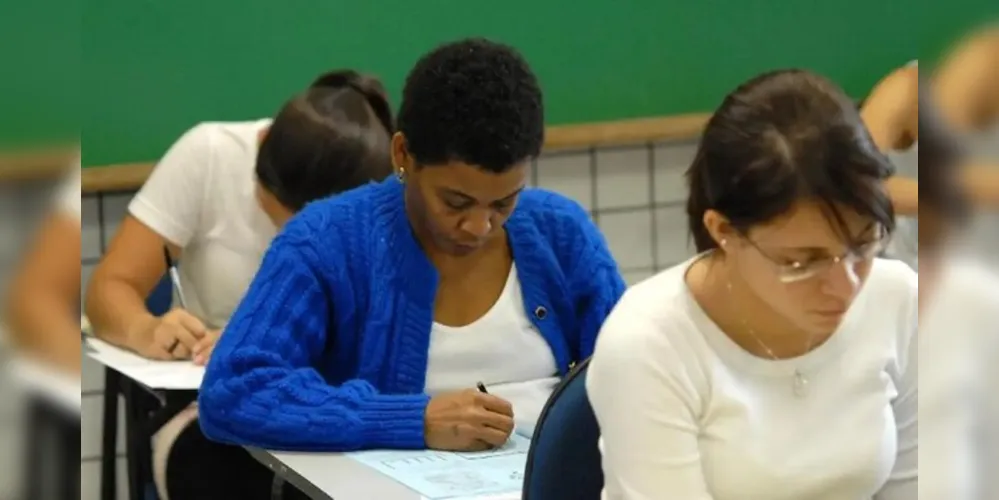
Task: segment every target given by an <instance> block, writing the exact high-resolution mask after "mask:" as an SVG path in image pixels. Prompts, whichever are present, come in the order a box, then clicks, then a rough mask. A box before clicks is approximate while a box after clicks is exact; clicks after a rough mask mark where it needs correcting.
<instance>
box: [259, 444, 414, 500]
mask: <svg viewBox="0 0 999 500" xmlns="http://www.w3.org/2000/svg"><path fill="white" fill-rule="evenodd" d="M247 451H249V452H250V454H251V455H253V457H254V458H256V459H257V460H258V461H259V462H260V463H262V464H264V465H266V466H267V467H268V468H270V469H271V470H273V471H274V472H275V473H277V474H278V475H279V476H281V477H283V478H285V480H286V481H287V482H288V483H290V484H292V485H294V486H295V487H297V488H298V489H300V490H302V491H303V492H304V493H305V494H307V495H309V496H311V497H312V498H318V499H325V500H371V499H374V498H377V499H378V500H422V497H421V496H420V494H419V493H417V492H415V491H413V490H411V489H409V488H407V487H405V486H403V485H402V484H400V483H397V482H395V481H394V480H392V479H391V478H389V477H388V476H385V475H383V474H382V473H380V472H378V471H376V470H374V469H372V468H370V467H367V466H365V465H363V464H360V463H358V462H356V461H354V460H353V459H351V458H349V457H346V456H344V455H343V454H340V453H295V452H272V451H267V450H261V449H259V448H247Z"/></svg>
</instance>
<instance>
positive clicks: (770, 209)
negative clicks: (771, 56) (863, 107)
mask: <svg viewBox="0 0 999 500" xmlns="http://www.w3.org/2000/svg"><path fill="white" fill-rule="evenodd" d="M893 174H894V168H893V167H892V165H891V162H890V161H889V160H888V158H887V157H886V156H885V155H884V154H882V153H881V152H880V151H879V150H878V148H877V146H876V145H875V144H874V141H873V140H872V139H871V136H870V134H869V133H868V132H867V128H866V127H865V126H864V123H863V121H862V120H861V118H860V113H859V111H858V110H857V106H856V103H855V102H853V101H852V100H851V99H850V98H848V97H847V96H846V94H844V93H843V91H842V90H841V89H840V88H839V87H837V86H836V85H835V84H833V83H832V82H831V81H829V80H827V79H825V78H823V77H821V76H818V75H815V74H813V73H809V72H807V71H803V70H794V69H792V70H781V71H775V72H771V73H766V74H763V75H760V76H758V77H756V78H753V79H751V80H749V81H748V82H746V83H744V84H742V85H741V86H739V87H738V88H737V89H736V90H735V91H733V92H732V93H731V94H729V95H728V96H726V97H725V99H724V100H723V101H722V103H721V106H720V107H719V108H718V109H717V110H716V111H715V113H714V115H712V117H711V119H710V120H709V121H708V125H707V127H706V128H705V130H704V134H703V135H702V136H701V142H700V145H699V147H698V150H697V154H696V156H695V159H694V162H693V164H692V165H691V166H690V168H689V169H688V170H687V180H688V182H689V185H690V194H689V198H688V200H687V220H688V224H689V226H690V232H691V235H692V236H693V239H694V243H695V245H696V247H697V250H698V251H699V252H703V251H707V250H711V249H714V248H717V247H718V243H717V242H716V241H715V240H714V239H713V238H712V236H711V234H710V233H709V232H708V230H707V228H706V227H705V226H704V213H705V212H706V211H707V210H716V211H718V212H719V213H721V214H722V215H724V216H725V217H726V218H728V219H729V221H730V222H731V224H732V226H733V227H734V228H735V229H736V230H738V231H740V232H743V233H745V232H746V231H748V230H749V229H751V228H752V226H754V225H758V224H763V223H766V222H768V221H770V220H772V219H774V218H775V217H778V216H780V215H783V214H785V213H787V212H788V211H789V210H790V209H791V207H792V206H793V204H794V203H795V202H797V201H798V200H800V199H803V198H812V199H816V200H818V201H820V202H821V203H822V204H823V205H824V206H825V208H826V209H827V210H826V212H827V213H828V214H829V217H830V218H831V219H832V220H831V222H833V223H834V224H835V225H836V226H837V229H839V230H840V231H841V233H842V234H843V236H844V237H848V235H847V234H846V232H845V229H846V228H845V227H843V220H842V216H841V214H840V212H839V207H848V208H850V209H852V210H854V211H856V212H858V213H859V214H861V215H863V216H867V217H869V218H870V219H871V220H872V221H873V222H876V223H878V224H880V225H881V226H882V227H884V229H885V230H886V231H888V232H889V233H890V232H892V231H894V229H895V212H894V208H893V206H892V203H891V199H890V198H889V197H888V194H887V192H886V190H885V189H884V182H883V181H884V180H885V179H887V178H888V177H890V176H891V175H893ZM847 243H848V244H851V245H852V244H855V243H858V242H851V241H847Z"/></svg>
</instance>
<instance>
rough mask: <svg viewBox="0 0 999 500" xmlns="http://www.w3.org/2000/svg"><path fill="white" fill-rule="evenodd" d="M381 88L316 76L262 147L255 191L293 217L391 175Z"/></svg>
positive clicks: (340, 76)
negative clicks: (261, 190)
mask: <svg viewBox="0 0 999 500" xmlns="http://www.w3.org/2000/svg"><path fill="white" fill-rule="evenodd" d="M394 132H395V124H394V121H393V118H392V112H391V106H390V105H389V102H388V97H387V96H386V93H385V88H384V87H383V86H382V84H381V82H380V81H378V79H377V78H375V77H372V76H367V75H362V74H360V73H358V72H356V71H353V70H337V71H331V72H329V73H325V74H323V75H321V76H319V77H318V78H317V79H316V80H315V81H314V82H312V84H311V85H310V86H309V87H308V88H307V89H306V90H305V91H304V92H301V93H299V94H298V95H296V96H294V97H292V98H291V99H290V100H289V101H288V102H286V103H285V104H284V106H283V107H282V108H281V110H280V111H279V112H278V114H277V116H276V117H275V118H274V121H273V123H271V126H270V128H269V130H268V132H267V135H266V136H265V137H264V140H263V141H262V142H261V144H260V150H259V151H258V153H257V166H256V174H257V180H258V181H259V182H260V184H261V186H262V187H263V188H264V189H266V190H267V191H269V192H271V193H272V194H273V195H274V196H275V197H276V198H277V199H278V201H280V202H281V204H282V205H284V206H286V207H288V208H289V209H291V210H293V211H298V210H301V209H302V208H303V207H304V206H305V205H306V204H307V203H309V202H311V201H314V200H317V199H320V198H325V197H327V196H331V195H334V194H338V193H341V192H343V191H347V190H350V189H353V188H355V187H358V186H360V185H363V184H366V183H368V182H371V181H379V180H382V179H384V178H385V177H387V176H388V175H389V174H390V173H391V172H392V162H391V159H390V156H389V142H390V140H391V137H392V134H393V133H394Z"/></svg>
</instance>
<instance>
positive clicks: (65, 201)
mask: <svg viewBox="0 0 999 500" xmlns="http://www.w3.org/2000/svg"><path fill="white" fill-rule="evenodd" d="M81 174H82V172H81V171H80V161H79V160H77V161H76V163H75V164H73V167H72V170H70V172H69V176H68V177H67V178H66V180H65V181H64V182H63V184H62V186H60V187H59V191H58V193H56V207H57V210H60V211H62V212H63V213H65V214H67V215H71V216H73V217H75V218H77V219H79V218H80V217H81V212H82V205H83V203H82V200H81V197H82V191H83V180H82V176H81Z"/></svg>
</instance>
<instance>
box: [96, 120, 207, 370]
mask: <svg viewBox="0 0 999 500" xmlns="http://www.w3.org/2000/svg"><path fill="white" fill-rule="evenodd" d="M212 137H213V136H212V129H211V127H209V126H207V125H199V126H195V127H194V128H192V129H191V130H189V131H187V133H185V134H184V135H183V136H182V137H181V138H180V139H178V140H177V142H176V143H174V145H173V146H172V147H171V148H170V150H169V151H168V152H167V154H166V155H164V157H163V158H162V159H161V160H160V162H159V163H158V164H157V165H156V169H155V170H153V173H152V175H150V177H149V179H148V180H146V183H145V184H144V185H143V186H142V189H141V190H140V191H139V193H138V194H136V196H135V198H134V199H133V200H132V202H131V203H130V204H129V207H128V211H129V213H128V215H126V216H125V218H124V220H123V221H122V223H121V226H120V227H119V228H118V233H117V234H115V237H114V239H113V240H112V241H111V245H110V248H109V249H108V251H107V253H106V254H105V255H104V258H103V259H101V262H100V264H99V265H98V266H97V269H96V270H95V271H94V275H93V276H92V277H91V279H90V285H89V286H88V288H87V297H86V310H87V317H88V318H89V319H90V322H91V324H92V325H93V327H94V332H95V334H96V335H97V336H98V337H100V338H102V339H104V340H107V341H108V342H111V343H113V344H116V345H119V346H122V347H125V348H128V349H131V350H133V351H136V352H138V353H139V354H142V355H144V356H146V357H150V358H157V359H172V358H174V357H187V356H189V355H190V349H191V348H192V347H193V346H194V344H195V343H196V340H195V339H193V338H192V335H195V336H198V337H199V338H200V335H199V334H200V333H203V330H204V325H203V324H201V322H200V321H199V320H198V319H197V318H194V317H193V316H191V315H190V314H188V313H186V312H183V311H171V313H169V314H167V315H164V316H163V317H162V318H156V317H154V316H153V315H152V314H151V313H150V312H149V311H148V310H147V309H146V304H145V302H146V297H148V296H149V292H150V291H152V289H153V288H154V287H155V286H156V284H157V283H158V282H159V280H160V279H162V277H163V275H164V274H165V272H166V262H165V260H164V258H163V248H164V247H167V248H169V250H170V252H171V254H172V255H173V257H174V258H179V257H180V253H181V248H183V247H184V246H186V245H188V244H189V243H190V242H191V239H192V238H193V237H194V235H195V233H196V232H197V230H198V227H199V223H200V221H201V219H202V209H203V205H202V201H203V200H204V196H205V193H206V192H207V187H206V186H207V184H208V180H209V179H210V175H209V173H208V169H209V167H210V166H211V161H210V159H211V155H212V150H211V144H212ZM178 340H179V341H182V343H183V345H184V348H181V349H178V350H177V351H176V352H174V351H173V349H174V348H176V342H175V341H178Z"/></svg>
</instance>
